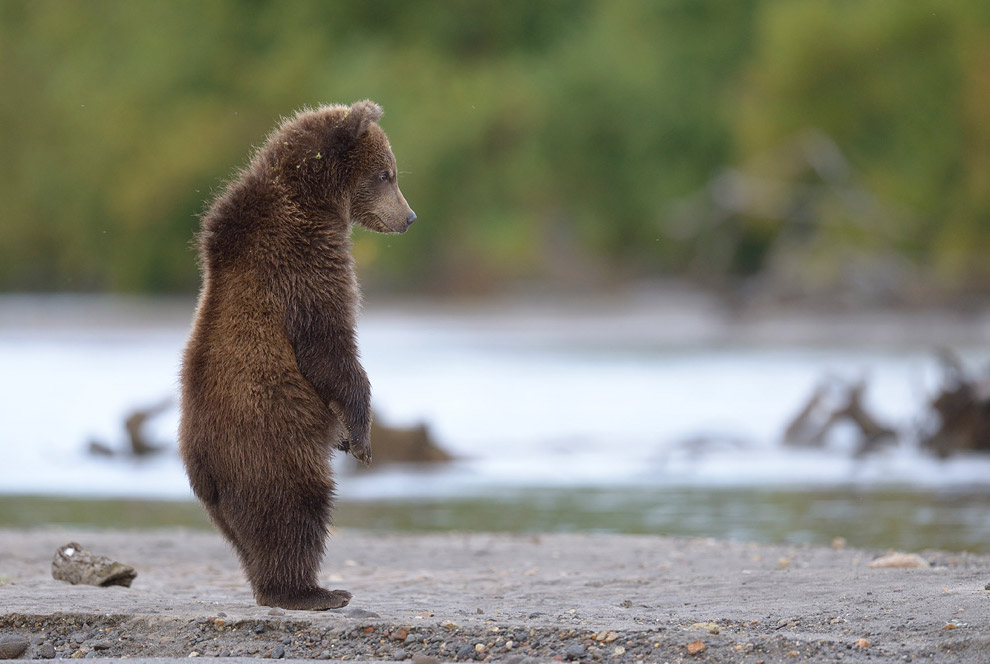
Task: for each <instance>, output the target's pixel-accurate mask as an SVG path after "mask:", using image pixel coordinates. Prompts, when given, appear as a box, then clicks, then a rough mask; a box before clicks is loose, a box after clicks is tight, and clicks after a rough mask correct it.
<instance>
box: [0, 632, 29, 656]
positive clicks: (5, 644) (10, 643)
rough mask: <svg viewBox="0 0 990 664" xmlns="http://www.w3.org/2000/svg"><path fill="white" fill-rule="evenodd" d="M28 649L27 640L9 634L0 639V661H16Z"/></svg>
mask: <svg viewBox="0 0 990 664" xmlns="http://www.w3.org/2000/svg"><path fill="white" fill-rule="evenodd" d="M27 647H28V640H27V639H25V638H24V637H23V636H18V635H17V634H11V635H8V636H4V637H2V638H0V659H16V658H18V657H20V656H21V653H23V652H24V651H25V650H27Z"/></svg>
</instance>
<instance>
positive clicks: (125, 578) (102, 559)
mask: <svg viewBox="0 0 990 664" xmlns="http://www.w3.org/2000/svg"><path fill="white" fill-rule="evenodd" d="M136 576H137V572H136V571H135V570H134V568H133V567H131V566H130V565H125V564H123V563H119V562H117V561H115V560H111V559H110V558H107V557H106V556H97V555H95V554H92V553H90V552H89V551H87V550H86V549H84V548H83V547H82V546H80V545H79V544H78V543H76V542H69V543H68V544H66V545H65V546H61V547H59V549H58V551H56V552H55V558H53V559H52V578H54V579H57V580H58V581H67V582H68V583H71V584H74V585H75V584H80V583H84V584H88V585H91V586H103V587H106V586H130V585H131V582H132V581H133V580H134V578H135V577H136Z"/></svg>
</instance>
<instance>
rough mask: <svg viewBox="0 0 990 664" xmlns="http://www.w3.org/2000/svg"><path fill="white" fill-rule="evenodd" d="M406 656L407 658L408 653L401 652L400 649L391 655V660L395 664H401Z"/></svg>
mask: <svg viewBox="0 0 990 664" xmlns="http://www.w3.org/2000/svg"><path fill="white" fill-rule="evenodd" d="M408 656H409V655H408V653H406V651H405V650H403V649H402V648H399V649H398V650H396V651H395V652H394V653H392V659H394V660H395V661H397V662H401V661H402V660H404V659H405V658H406V657H408Z"/></svg>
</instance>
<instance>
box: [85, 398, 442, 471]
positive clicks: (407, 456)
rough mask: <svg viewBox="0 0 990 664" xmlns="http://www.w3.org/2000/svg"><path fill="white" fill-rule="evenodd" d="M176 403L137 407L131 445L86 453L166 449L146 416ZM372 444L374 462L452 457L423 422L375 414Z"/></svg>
mask: <svg viewBox="0 0 990 664" xmlns="http://www.w3.org/2000/svg"><path fill="white" fill-rule="evenodd" d="M174 405H175V402H174V400H173V399H171V398H169V399H165V400H163V401H161V402H159V403H157V404H155V405H153V406H149V407H146V408H137V409H135V410H134V411H132V412H131V413H130V414H129V415H128V416H127V418H126V419H125V420H124V428H125V429H126V430H127V437H128V441H129V443H130V445H129V446H128V447H127V448H125V449H123V450H119V451H118V450H114V449H113V448H112V447H110V446H109V445H107V444H105V443H103V442H100V441H90V443H89V453H90V454H93V455H94V456H104V457H113V456H125V457H135V458H142V457H147V456H150V455H153V454H157V453H158V452H161V451H163V450H167V449H169V447H168V446H166V445H159V444H153V443H152V442H150V439H149V437H148V435H147V434H146V433H145V427H146V425H147V423H148V421H149V420H151V419H152V418H154V417H156V416H158V415H160V414H161V413H163V412H165V411H167V410H168V409H169V408H172V407H173V406H174ZM371 445H372V448H373V450H374V459H375V464H376V465H379V464H383V463H440V462H444V461H450V460H451V459H453V457H452V456H451V455H450V454H448V453H447V452H445V451H444V450H443V449H441V448H440V446H438V445H437V443H436V441H434V440H433V436H431V435H430V431H429V429H428V428H427V427H426V425H424V424H418V425H416V426H412V427H391V426H386V425H384V424H379V423H378V421H377V418H376V419H374V420H373V424H372V427H371Z"/></svg>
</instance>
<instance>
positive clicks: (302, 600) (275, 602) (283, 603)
mask: <svg viewBox="0 0 990 664" xmlns="http://www.w3.org/2000/svg"><path fill="white" fill-rule="evenodd" d="M351 596H352V595H351V594H350V593H349V592H347V591H346V590H327V589H326V588H320V587H316V588H310V589H307V590H302V591H299V592H297V593H291V594H290V593H287V594H285V595H281V596H279V597H259V598H258V604H260V605H262V606H277V607H279V608H281V609H290V610H294V611H326V610H327V609H339V608H340V607H342V606H347V603H348V602H350V601H351Z"/></svg>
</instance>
